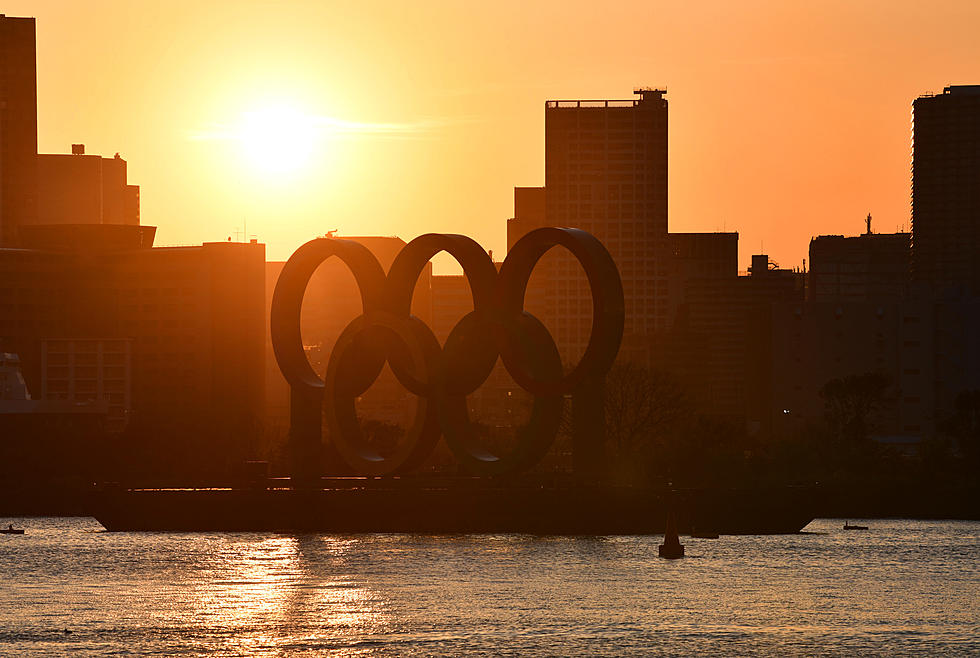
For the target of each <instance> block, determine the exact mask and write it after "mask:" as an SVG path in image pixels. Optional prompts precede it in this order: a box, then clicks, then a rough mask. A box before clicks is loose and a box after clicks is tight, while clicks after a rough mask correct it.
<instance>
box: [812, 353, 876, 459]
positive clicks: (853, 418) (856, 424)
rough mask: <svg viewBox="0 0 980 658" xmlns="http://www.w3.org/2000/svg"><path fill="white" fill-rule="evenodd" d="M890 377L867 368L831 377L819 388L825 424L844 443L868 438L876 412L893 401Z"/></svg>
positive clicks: (858, 441)
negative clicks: (864, 370) (867, 370)
mask: <svg viewBox="0 0 980 658" xmlns="http://www.w3.org/2000/svg"><path fill="white" fill-rule="evenodd" d="M891 393H892V391H891V378H890V377H889V376H888V375H886V374H885V373H881V372H866V373H863V374H860V375H847V376H846V377H841V378H839V379H831V380H830V381H829V382H827V383H826V384H824V385H823V387H822V388H821V389H820V397H822V398H823V400H824V405H825V413H826V418H827V424H828V426H829V427H830V429H831V431H832V432H833V433H834V435H835V436H836V437H837V438H838V440H839V441H840V442H841V443H842V445H843V446H850V447H858V446H860V445H862V444H864V443H866V442H867V440H868V437H869V435H870V433H871V431H872V430H873V429H874V427H875V423H876V421H877V415H878V413H879V412H880V411H881V410H882V409H884V408H885V407H887V406H888V405H889V404H890V403H891V402H892V399H893V398H892V395H891Z"/></svg>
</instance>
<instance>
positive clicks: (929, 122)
mask: <svg viewBox="0 0 980 658" xmlns="http://www.w3.org/2000/svg"><path fill="white" fill-rule="evenodd" d="M912 107H913V118H914V127H913V152H912V248H913V271H914V276H915V279H916V281H919V282H922V283H924V284H927V285H929V286H931V287H932V288H933V290H934V291H935V292H936V293H938V294H941V295H944V296H946V295H961V294H970V295H977V294H980V262H978V258H977V254H978V253H980V183H978V181H980V85H972V86H950V87H946V88H945V89H943V93H942V94H937V95H934V96H921V97H919V98H917V99H916V100H915V101H913V103H912Z"/></svg>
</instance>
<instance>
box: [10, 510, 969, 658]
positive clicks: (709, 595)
mask: <svg viewBox="0 0 980 658" xmlns="http://www.w3.org/2000/svg"><path fill="white" fill-rule="evenodd" d="M94 523H95V522H94V521H91V520H88V521H85V520H77V519H62V520H52V519H37V520H26V519H25V520H24V523H23V525H25V526H27V527H28V528H29V532H30V534H28V535H27V536H25V537H21V538H20V540H19V541H7V542H5V543H4V542H0V574H2V576H3V587H0V655H16V656H20V655H52V656H61V655H66V654H69V653H70V654H71V655H73V656H75V655H83V656H84V655H93V656H95V655H97V656H103V655H113V654H128V653H130V652H133V651H136V652H139V653H144V654H156V655H174V654H181V655H200V656H206V655H258V656H281V655H289V656H293V655H336V656H347V655H351V656H353V655H362V654H370V655H407V656H432V655H442V656H452V655H459V654H462V653H474V652H476V653H489V654H510V655H545V656H550V655H555V654H563V655H587V656H594V655H609V656H620V655H629V654H632V655H648V654H650V653H657V652H660V653H667V654H673V655H687V654H693V653H697V654H698V655H701V656H705V655H730V654H733V653H735V654H759V655H782V654H815V653H821V654H823V653H830V654H835V655H852V654H880V653H886V652H887V653H891V654H910V653H921V654H927V653H932V654H935V653H944V652H945V653H960V654H963V655H968V654H969V655H978V654H980V640H978V639H977V638H980V598H978V597H977V596H976V592H977V591H978V589H980V571H978V569H977V564H978V563H980V523H966V522H963V523H960V522H947V521H943V522H910V521H881V522H876V524H875V528H874V531H873V532H867V533H862V534H859V535H855V533H845V532H843V531H841V530H840V525H841V522H839V521H836V520H834V521H830V520H825V521H819V522H816V523H815V524H814V525H813V526H811V528H810V530H812V531H815V532H819V533H820V534H813V535H795V536H794V535H790V536H777V537H728V536H723V537H722V538H720V539H717V540H696V539H689V538H685V544H686V546H687V553H688V556H689V557H688V558H686V559H684V560H678V561H664V560H660V559H659V558H657V557H656V554H657V549H656V547H657V544H658V543H659V542H660V538H659V537H609V538H590V537H534V536H519V535H496V536H472V535H470V536H412V535H356V536H340V535H333V536H329V535H327V536H324V535H296V536H290V535H259V534H252V535H249V534H210V535H209V534H178V533H173V534H168V533H91V532H88V531H89V530H90V529H91V526H92V525H94ZM65 628H68V629H70V630H71V631H72V632H71V633H70V634H65V633H63V629H65Z"/></svg>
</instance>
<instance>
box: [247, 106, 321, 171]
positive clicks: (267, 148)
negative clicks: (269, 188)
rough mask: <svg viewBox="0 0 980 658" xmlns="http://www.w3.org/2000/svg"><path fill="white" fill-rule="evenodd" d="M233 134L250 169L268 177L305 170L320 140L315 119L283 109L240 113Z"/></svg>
mask: <svg viewBox="0 0 980 658" xmlns="http://www.w3.org/2000/svg"><path fill="white" fill-rule="evenodd" d="M234 132H235V136H236V138H237V140H238V141H239V143H240V147H241V149H242V153H243V155H244V156H245V158H246V159H247V161H248V163H249V164H250V165H251V166H252V168H253V169H255V170H256V171H258V172H260V173H263V174H269V175H284V174H291V173H295V172H297V171H300V170H302V169H304V168H305V167H306V166H307V165H308V164H309V162H310V159H311V156H312V155H313V152H314V149H315V148H316V144H317V142H318V141H319V137H320V134H319V132H320V131H319V128H318V126H317V122H316V120H315V118H314V117H311V116H309V115H307V114H304V113H303V112H300V111H298V110H297V109H295V108H292V107H289V106H284V105H278V106H277V105H271V106H266V107H261V108H257V109H254V110H250V111H247V112H245V113H243V114H242V116H241V119H240V120H239V122H238V124H237V126H236V130H235V131H234Z"/></svg>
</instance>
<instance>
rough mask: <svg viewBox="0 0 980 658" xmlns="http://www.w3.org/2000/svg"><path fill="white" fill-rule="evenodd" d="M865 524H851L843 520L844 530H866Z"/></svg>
mask: <svg viewBox="0 0 980 658" xmlns="http://www.w3.org/2000/svg"><path fill="white" fill-rule="evenodd" d="M867 529H868V526H866V525H852V524H851V523H850V522H849V521H844V530H867Z"/></svg>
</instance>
